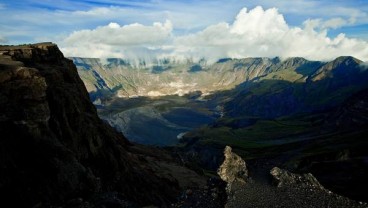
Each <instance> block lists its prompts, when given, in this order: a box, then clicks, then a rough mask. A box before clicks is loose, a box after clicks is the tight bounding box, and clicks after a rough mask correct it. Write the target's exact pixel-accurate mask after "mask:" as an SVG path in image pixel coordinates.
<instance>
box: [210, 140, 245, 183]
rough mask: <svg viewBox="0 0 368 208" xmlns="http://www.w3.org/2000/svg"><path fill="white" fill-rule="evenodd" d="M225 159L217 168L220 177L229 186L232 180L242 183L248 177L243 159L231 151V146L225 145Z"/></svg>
mask: <svg viewBox="0 0 368 208" xmlns="http://www.w3.org/2000/svg"><path fill="white" fill-rule="evenodd" d="M224 155H225V160H224V162H223V163H222V165H221V166H220V168H219V169H218V170H217V174H218V175H219V176H220V178H221V179H222V180H223V181H225V182H227V183H228V186H231V184H232V183H234V182H240V183H244V184H245V182H246V181H247V178H248V170H247V166H246V163H245V161H244V160H243V159H242V158H241V157H240V156H239V155H237V154H235V153H233V152H232V149H231V147H229V146H226V147H225V150H224Z"/></svg>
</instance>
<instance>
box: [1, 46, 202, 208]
mask: <svg viewBox="0 0 368 208" xmlns="http://www.w3.org/2000/svg"><path fill="white" fill-rule="evenodd" d="M0 135H1V136H0V138H1V139H0V142H1V145H0V198H1V201H2V204H7V203H10V204H12V205H13V206H14V207H18V206H21V207H33V206H35V205H37V206H41V207H44V206H50V205H62V206H64V205H65V204H66V203H69V202H73V201H75V200H76V199H77V201H79V202H80V203H82V201H83V203H87V204H88V203H100V202H96V201H95V202H91V201H93V200H94V199H96V197H97V198H98V196H105V195H106V194H107V196H108V195H109V194H110V195H111V193H114V194H113V195H114V196H117V195H118V196H119V197H120V199H119V200H120V201H119V203H122V201H127V202H132V203H136V204H139V205H152V204H154V205H160V206H165V205H167V204H168V203H169V202H170V201H172V200H173V199H174V198H175V197H176V196H177V194H178V193H179V190H180V187H179V183H178V180H177V179H176V178H175V177H173V176H172V175H174V176H175V174H171V173H163V172H164V171H162V170H160V171H157V170H158V169H160V168H157V167H158V166H159V165H158V164H159V162H157V161H158V160H160V161H163V160H164V161H165V164H166V163H172V158H170V157H169V156H168V155H167V154H166V153H165V152H163V151H161V150H156V149H147V148H142V147H137V146H135V145H132V144H130V143H129V142H128V141H127V140H126V138H124V136H123V135H121V134H119V133H117V132H116V131H115V130H114V129H112V128H111V127H110V126H108V125H107V124H105V123H104V122H103V121H102V120H100V119H99V118H98V116H97V112H96V109H95V107H94V106H93V104H92V103H91V102H90V100H89V96H88V92H87V90H86V88H85V86H84V84H83V82H82V81H81V79H80V78H79V76H78V73H77V69H76V67H75V65H74V64H73V62H72V61H71V60H68V59H66V58H64V56H63V54H62V53H61V52H60V51H59V49H58V47H57V46H56V45H55V44H52V43H40V44H34V45H23V46H0ZM147 152H148V153H149V154H148V153H147ZM147 154H148V155H147ZM160 157H161V158H160ZM173 166H175V164H173ZM175 168H177V169H180V168H182V167H179V166H175ZM180 170H181V171H182V172H183V171H184V172H185V171H187V172H188V174H186V175H191V174H192V175H193V177H196V176H195V174H194V173H192V172H190V171H189V170H186V169H184V168H182V169H180ZM168 171H169V172H170V170H168ZM179 182H180V181H179ZM100 198H101V197H100ZM102 198H103V197H102ZM115 198H116V197H115ZM115 201H116V200H115ZM101 203H102V202H101ZM116 203H118V202H116Z"/></svg>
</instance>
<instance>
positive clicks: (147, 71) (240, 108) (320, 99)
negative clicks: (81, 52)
mask: <svg viewBox="0 0 368 208" xmlns="http://www.w3.org/2000/svg"><path fill="white" fill-rule="evenodd" d="M72 60H73V61H74V62H75V63H76V65H77V68H78V73H79V74H80V76H81V78H82V79H83V81H84V83H85V85H86V87H87V89H88V90H89V93H90V97H91V99H92V101H94V103H95V105H96V107H97V108H98V113H99V116H100V117H101V118H102V119H103V120H105V121H106V122H108V123H109V124H110V125H111V126H113V127H114V128H115V129H117V130H118V131H120V132H122V133H123V134H124V135H126V136H127V138H128V139H130V141H133V142H137V143H141V144H148V145H154V146H162V147H165V146H170V147H169V148H171V149H172V151H174V152H177V154H179V155H180V157H181V158H184V160H185V161H187V162H188V163H189V164H190V166H191V167H197V169H198V170H199V171H205V172H208V174H212V173H213V172H212V171H215V170H216V169H217V168H218V166H219V165H220V164H221V162H222V160H223V155H222V150H223V148H224V147H225V146H227V145H229V146H231V147H233V148H234V150H235V151H236V152H237V153H238V154H239V155H241V156H242V157H243V158H246V159H247V161H248V162H250V163H251V164H252V163H255V164H258V163H259V162H257V161H263V160H267V161H276V162H275V163H274V165H281V166H282V167H285V168H287V169H289V170H292V171H294V172H312V173H313V174H315V175H316V176H317V178H318V179H319V180H320V182H321V183H322V184H323V185H324V186H326V187H328V188H329V189H331V190H333V191H336V192H337V193H340V194H343V195H347V196H349V197H352V198H354V199H357V200H364V199H365V197H366V195H365V194H364V193H362V191H361V190H362V189H363V188H364V187H365V186H366V185H367V184H368V180H366V179H365V178H364V177H362V174H363V173H368V172H367V170H368V164H367V163H366V162H365V161H366V160H365V159H364V158H366V157H367V156H368V155H367V154H366V152H365V147H367V146H368V141H367V139H366V138H367V135H368V132H367V131H366V129H365V127H367V124H368V122H367V120H366V118H367V117H365V116H367V115H365V116H364V115H363V116H359V115H356V114H355V113H354V111H351V110H350V108H352V107H354V106H355V105H356V104H354V105H353V104H347V103H349V102H352V101H351V100H352V99H353V98H355V99H358V100H356V101H354V102H356V103H357V104H359V105H363V106H361V109H360V110H358V112H360V113H362V112H366V109H368V108H367V106H366V105H365V104H366V101H364V100H365V99H366V97H367V95H366V94H365V91H364V90H366V89H368V82H367V80H368V71H367V70H366V69H367V68H366V67H364V66H363V65H362V63H363V62H362V61H360V60H358V59H355V58H353V57H338V58H336V59H335V60H333V61H330V62H317V61H308V60H306V59H303V58H298V57H297V58H289V59H285V60H281V59H279V58H273V59H270V58H246V59H221V60H219V61H218V62H216V63H214V64H207V63H192V62H187V63H186V64H183V63H179V64H178V63H176V62H175V61H170V60H166V61H159V60H158V61H156V62H155V63H153V65H144V66H142V65H138V66H137V65H130V64H129V61H127V60H118V59H111V60H110V62H100V61H99V60H96V59H93V62H92V59H82V58H72ZM135 63H136V62H135ZM146 64H147V63H146ZM197 66H198V67H197ZM199 66H200V67H199ZM158 67H163V68H165V70H160V71H156V69H157V68H158ZM193 67H195V68H196V70H195V71H194V72H193ZM173 80H175V83H180V84H173V83H174V82H173ZM91 86H93V87H91ZM149 90H154V92H155V93H152V91H149ZM359 93H360V95H361V96H359ZM357 94H358V95H357ZM342 109H344V110H342ZM347 109H348V110H347ZM342 112H343V113H342ZM341 113H342V114H343V115H344V116H347V117H349V119H342V118H340V119H338V118H337V117H341V116H342V115H341ZM336 116H337V117H336ZM352 117H353V118H352ZM342 126H343V127H342ZM324 166H326V167H328V168H324ZM342 167H350V169H349V170H346V169H344V168H343V169H340V168H342ZM330 170H334V172H333V173H332V172H331V171H330ZM330 177H332V178H334V180H330ZM349 177H351V179H347V178H349ZM352 184H354V185H352ZM346 187H349V189H345V188H346Z"/></svg>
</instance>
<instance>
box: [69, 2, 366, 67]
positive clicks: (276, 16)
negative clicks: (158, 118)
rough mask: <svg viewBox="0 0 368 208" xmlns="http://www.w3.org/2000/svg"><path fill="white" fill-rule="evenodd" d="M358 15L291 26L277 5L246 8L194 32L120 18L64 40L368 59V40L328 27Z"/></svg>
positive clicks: (146, 48)
mask: <svg viewBox="0 0 368 208" xmlns="http://www.w3.org/2000/svg"><path fill="white" fill-rule="evenodd" d="M354 21H355V20H354V19H347V20H345V19H342V18H332V19H330V20H325V21H322V20H321V19H312V20H306V21H305V22H304V24H303V25H302V26H300V27H292V26H290V25H288V23H287V22H286V21H285V19H284V17H283V15H282V14H280V13H279V11H278V10H277V9H276V8H271V9H267V10H264V9H263V8H262V7H256V8H254V9H252V10H248V9H246V8H243V9H242V10H241V11H240V12H239V13H238V15H237V16H236V18H235V20H234V21H233V22H232V23H227V22H221V23H218V24H214V25H210V26H208V27H207V28H205V29H203V30H201V31H199V32H196V33H192V34H186V35H175V33H174V32H173V31H174V26H173V25H172V23H171V22H170V21H166V22H165V23H154V24H153V25H151V26H144V25H141V24H138V23H135V24H129V25H123V26H120V25H119V24H117V23H110V24H109V25H106V26H102V27H98V28H96V29H94V30H82V31H76V32H74V33H72V34H71V35H69V36H68V37H67V38H66V39H65V40H64V46H65V47H64V48H63V50H64V52H65V53H66V54H67V55H68V56H84V57H142V56H152V55H154V56H158V57H162V56H175V57H182V58H194V59H200V58H206V59H208V60H210V61H215V60H217V59H219V58H224V57H230V58H244V57H275V56H279V57H285V58H286V57H295V56H300V57H305V58H308V59H312V60H330V59H334V58H336V57H337V56H342V55H351V56H355V57H357V58H359V59H362V60H368V42H365V41H363V40H359V39H354V38H348V37H346V36H345V35H344V34H339V35H337V36H336V37H334V38H331V37H329V36H328V30H329V29H331V28H338V27H342V26H345V25H348V24H352V23H353V22H354Z"/></svg>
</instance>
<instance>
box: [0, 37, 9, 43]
mask: <svg viewBox="0 0 368 208" xmlns="http://www.w3.org/2000/svg"><path fill="white" fill-rule="evenodd" d="M7 42H8V39H6V38H5V37H4V36H1V35H0V43H7Z"/></svg>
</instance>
